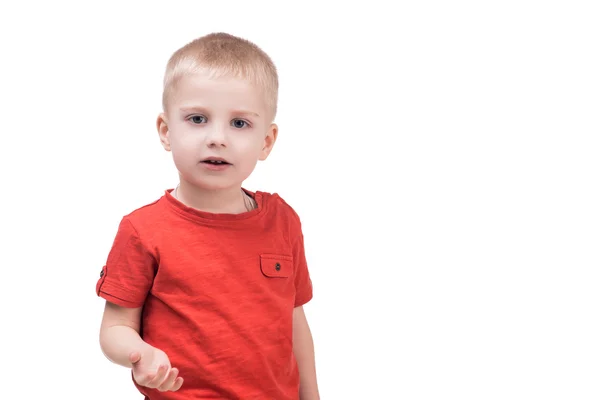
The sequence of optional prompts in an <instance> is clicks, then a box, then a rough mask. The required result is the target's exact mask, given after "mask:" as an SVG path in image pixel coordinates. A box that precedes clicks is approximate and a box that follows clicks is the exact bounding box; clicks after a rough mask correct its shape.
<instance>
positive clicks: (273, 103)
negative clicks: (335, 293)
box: [96, 33, 319, 400]
mask: <svg viewBox="0 0 600 400" xmlns="http://www.w3.org/2000/svg"><path fill="white" fill-rule="evenodd" d="M277 91H278V77H277V72H276V69H275V67H274V65H273V63H272V62H271V59H270V58H269V57H268V56H267V55H266V54H265V53H264V52H263V51H262V50H261V49H260V48H258V47H257V46H256V45H254V44H253V43H251V42H249V41H247V40H244V39H241V38H237V37H235V36H231V35H229V34H224V33H215V34H210V35H207V36H204V37H201V38H199V39H196V40H195V41H193V42H191V43H189V44H187V45H186V46H184V47H183V48H181V49H179V50H178V51H176V52H175V53H174V54H173V56H172V57H171V59H170V60H169V62H168V64H167V69H166V74H165V79H164V93H163V113H161V114H160V115H159V116H158V120H157V129H158V134H159V137H160V142H161V144H162V146H163V147H164V148H165V150H166V151H169V152H172V156H173V160H174V163H175V166H176V168H177V170H178V172H179V178H180V179H179V184H178V185H177V187H176V188H175V189H168V190H166V191H165V193H164V195H163V196H161V197H160V198H159V199H157V200H156V201H155V202H153V203H151V204H148V205H145V206H143V207H141V208H138V209H137V210H134V211H133V212H131V213H130V214H128V215H126V216H124V217H123V218H122V220H121V222H120V225H119V228H118V230H117V233H116V237H115V239H114V243H113V246H112V248H111V250H110V252H109V254H108V259H107V261H106V265H105V266H104V267H103V268H102V272H101V274H100V279H99V281H98V282H97V284H96V293H97V295H98V296H100V297H102V298H104V299H105V300H106V307H105V311H104V316H103V319H102V326H101V328H100V345H101V349H102V351H103V353H104V354H105V355H106V357H107V358H108V359H109V360H111V361H112V362H114V363H116V364H120V365H122V366H125V367H129V368H131V369H132V379H133V381H134V384H135V386H136V387H137V388H138V390H139V391H140V392H141V393H142V394H143V395H144V396H145V398H146V399H150V400H163V399H165V400H166V399H173V400H175V399H182V400H183V399H185V400H189V399H244V400H249V399H260V400H267V399H268V400H271V399H274V400H287V399H289V400H292V399H294V400H296V399H301V400H314V399H319V393H318V389H317V380H316V373H315V360H314V349H313V341H312V336H311V332H310V329H309V326H308V323H307V321H306V318H305V315H304V312H303V309H302V306H303V305H304V304H306V303H307V302H308V301H309V300H311V298H312V294H313V293H312V284H311V279H310V276H309V272H308V268H307V263H306V259H305V255H304V244H303V243H304V242H303V234H302V228H301V223H300V219H299V217H298V215H297V214H296V213H295V212H294V210H293V209H292V208H291V207H290V206H289V205H288V204H286V202H285V201H284V200H283V199H282V198H281V197H280V196H278V195H277V194H270V193H265V192H261V191H257V192H254V193H253V192H251V191H249V190H247V189H245V188H243V187H242V182H243V181H244V180H245V179H246V178H248V176H249V175H250V174H251V173H252V171H253V170H254V168H255V166H256V163H257V162H258V161H259V160H265V159H266V158H267V156H268V155H269V153H270V152H271V150H272V149H273V145H274V144H275V140H276V139H277V133H278V128H277V126H276V125H275V124H274V123H273V122H272V121H273V120H274V117H275V113H276V108H277Z"/></svg>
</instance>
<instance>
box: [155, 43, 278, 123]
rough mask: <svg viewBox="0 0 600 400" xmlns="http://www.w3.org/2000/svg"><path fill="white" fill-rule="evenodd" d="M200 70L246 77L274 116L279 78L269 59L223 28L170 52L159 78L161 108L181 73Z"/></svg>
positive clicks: (215, 74)
mask: <svg viewBox="0 0 600 400" xmlns="http://www.w3.org/2000/svg"><path fill="white" fill-rule="evenodd" d="M204 70H207V71H209V73H210V75H211V77H214V78H216V77H221V76H233V77H236V78H243V79H247V80H249V81H250V82H251V83H252V84H254V85H256V86H257V87H258V88H259V89H260V90H262V91H263V95H264V97H265V103H266V106H267V109H268V110H269V111H270V112H271V119H273V118H275V114H276V113H277V97H278V91H279V78H278V74H277V69H276V68H275V65H274V63H273V61H272V60H271V58H270V57H269V56H268V55H267V54H266V53H265V52H264V51H263V50H262V49H261V48H259V47H258V46H257V45H256V44H254V43H252V42H250V41H249V40H246V39H243V38H240V37H237V36H233V35H230V34H228V33H223V32H217V33H211V34H208V35H205V36H202V37H199V38H197V39H195V40H193V41H192V42H190V43H188V44H186V45H185V46H183V47H182V48H180V49H179V50H177V51H176V52H175V53H173V55H172V56H171V58H170V59H169V62H168V63H167V68H166V71H165V76H164V81H163V97H162V104H163V109H164V110H165V111H166V109H167V103H168V99H169V97H170V95H171V94H172V93H173V91H174V88H175V87H176V86H177V82H178V81H179V80H180V79H181V78H182V77H183V76H185V75H187V74H194V73H197V72H200V71H204Z"/></svg>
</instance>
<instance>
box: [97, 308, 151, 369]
mask: <svg viewBox="0 0 600 400" xmlns="http://www.w3.org/2000/svg"><path fill="white" fill-rule="evenodd" d="M141 313H142V309H141V308H126V307H121V306H117V305H115V304H113V303H111V302H109V301H107V302H106V306H105V308H104V316H103V317H102V325H101V327H100V347H101V349H102V352H103V353H104V355H105V356H106V358H108V359H109V360H110V361H112V362H114V363H115V364H119V365H122V366H124V367H128V368H132V367H133V365H132V363H131V361H130V360H129V357H130V354H131V353H132V352H139V353H140V354H142V353H144V350H148V349H149V348H150V347H151V346H150V345H149V344H147V343H146V342H144V341H143V340H142V338H141V337H140V334H139V332H140V316H141Z"/></svg>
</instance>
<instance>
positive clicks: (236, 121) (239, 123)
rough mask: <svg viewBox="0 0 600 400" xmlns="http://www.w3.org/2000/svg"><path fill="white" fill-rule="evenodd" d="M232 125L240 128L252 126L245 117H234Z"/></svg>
mask: <svg viewBox="0 0 600 400" xmlns="http://www.w3.org/2000/svg"><path fill="white" fill-rule="evenodd" d="M231 125H232V126H233V127H234V128H238V129H242V128H244V127H246V126H250V124H249V123H247V122H246V121H244V120H243V119H234V120H233V121H231Z"/></svg>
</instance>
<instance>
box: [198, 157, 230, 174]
mask: <svg viewBox="0 0 600 400" xmlns="http://www.w3.org/2000/svg"><path fill="white" fill-rule="evenodd" d="M205 161H222V162H223V164H211V163H207V162H205ZM200 164H201V165H202V167H204V168H206V169H208V170H209V171H224V170H226V169H227V168H229V167H231V163H230V162H229V161H227V160H225V159H224V158H221V157H207V158H205V159H203V160H202V161H200Z"/></svg>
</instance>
